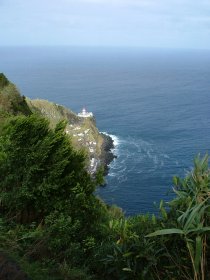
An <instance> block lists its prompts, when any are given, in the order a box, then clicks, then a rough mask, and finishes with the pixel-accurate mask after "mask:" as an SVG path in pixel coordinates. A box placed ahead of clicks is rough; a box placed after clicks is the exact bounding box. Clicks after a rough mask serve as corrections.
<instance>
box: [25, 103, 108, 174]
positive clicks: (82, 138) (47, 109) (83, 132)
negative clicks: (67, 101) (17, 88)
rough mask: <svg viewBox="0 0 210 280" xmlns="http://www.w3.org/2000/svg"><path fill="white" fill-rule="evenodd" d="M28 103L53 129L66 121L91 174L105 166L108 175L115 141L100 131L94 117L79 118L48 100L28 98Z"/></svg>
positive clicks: (73, 140) (72, 138)
mask: <svg viewBox="0 0 210 280" xmlns="http://www.w3.org/2000/svg"><path fill="white" fill-rule="evenodd" d="M26 102H27V104H28V106H29V108H30V110H31V111H32V112H33V113H38V114H40V115H42V116H43V117H45V118H47V119H48V120H49V121H50V125H51V127H55V125H56V124H57V123H58V122H59V121H62V120H64V121H66V133H67V135H68V136H69V137H70V138H71V141H72V143H73V145H74V147H75V148H76V149H83V150H84V151H85V152H86V154H87V159H88V162H87V165H88V168H89V171H90V173H92V174H94V173H95V172H96V170H97V169H98V168H99V167H100V166H103V167H104V170H105V174H107V171H108V167H107V166H108V164H109V163H110V162H111V161H112V160H113V156H112V153H111V151H110V150H111V148H113V141H112V139H111V138H110V137H109V136H107V135H104V134H102V133H100V132H99V131H98V129H97V127H96V122H95V118H94V117H88V118H82V117H79V116H78V115H76V114H75V113H74V112H72V111H71V110H69V109H67V108H65V107H64V106H61V105H59V104H55V103H52V102H49V101H47V100H41V99H36V100H31V99H29V98H26Z"/></svg>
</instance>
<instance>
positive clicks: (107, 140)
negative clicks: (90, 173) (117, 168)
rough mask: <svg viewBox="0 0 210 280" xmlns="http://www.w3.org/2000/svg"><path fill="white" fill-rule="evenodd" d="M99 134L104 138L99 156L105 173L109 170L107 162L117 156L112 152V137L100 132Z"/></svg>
mask: <svg viewBox="0 0 210 280" xmlns="http://www.w3.org/2000/svg"><path fill="white" fill-rule="evenodd" d="M101 136H102V137H103V139H104V142H103V145H102V148H101V150H102V152H101V156H100V161H101V163H102V165H103V167H104V175H107V174H108V172H109V164H110V163H111V162H112V161H113V160H114V159H115V158H116V157H117V156H116V155H114V153H113V151H112V150H113V149H114V141H113V139H112V138H111V137H110V136H109V135H106V134H103V133H101Z"/></svg>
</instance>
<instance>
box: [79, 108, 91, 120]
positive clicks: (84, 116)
mask: <svg viewBox="0 0 210 280" xmlns="http://www.w3.org/2000/svg"><path fill="white" fill-rule="evenodd" d="M78 117H82V118H90V117H93V113H92V112H87V110H86V109H85V108H83V109H82V112H80V113H79V114H78Z"/></svg>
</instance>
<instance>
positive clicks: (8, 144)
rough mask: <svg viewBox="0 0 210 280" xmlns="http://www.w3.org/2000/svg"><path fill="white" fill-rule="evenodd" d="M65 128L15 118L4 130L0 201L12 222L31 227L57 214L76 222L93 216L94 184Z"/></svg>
mask: <svg viewBox="0 0 210 280" xmlns="http://www.w3.org/2000/svg"><path fill="white" fill-rule="evenodd" d="M64 128H65V123H59V124H58V125H57V126H56V128H55V129H54V130H51V129H50V128H49V123H48V121H47V120H45V119H43V118H40V117H38V116H36V115H32V116H29V117H25V116H19V117H14V118H12V119H11V120H10V121H9V122H8V124H7V125H6V126H5V127H4V128H3V132H2V135H1V137H0V200H1V207H2V210H3V211H4V212H5V213H7V215H8V216H10V217H15V218H16V220H19V221H21V222H23V223H30V222H32V221H37V222H40V221H41V220H43V219H44V218H45V216H47V215H48V214H50V213H52V212H53V211H67V212H68V214H69V215H70V216H71V217H72V218H73V219H74V218H75V219H76V218H78V217H80V218H82V219H85V218H87V219H88V218H90V217H89V216H88V215H93V214H94V212H93V207H92V205H93V204H94V201H95V200H96V199H95V197H94V196H93V191H94V190H95V185H96V183H95V181H94V180H93V179H92V178H91V177H90V176H89V174H88V173H87V171H86V167H85V156H84V154H83V153H82V152H78V151H75V150H74V149H73V147H72V146H71V143H70V141H69V138H68V137H67V136H66V135H65V132H64ZM84 213H86V215H85V216H84V215H83V214H84Z"/></svg>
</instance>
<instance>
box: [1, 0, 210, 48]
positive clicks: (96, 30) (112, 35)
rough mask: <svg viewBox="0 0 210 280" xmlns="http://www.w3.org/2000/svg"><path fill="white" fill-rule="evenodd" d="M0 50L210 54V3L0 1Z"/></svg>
mask: <svg viewBox="0 0 210 280" xmlns="http://www.w3.org/2000/svg"><path fill="white" fill-rule="evenodd" d="M0 45H75V46H77V45H82V46H135V47H139V46H140V47H175V48H189V47H190V48H207V49H210V0H0Z"/></svg>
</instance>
